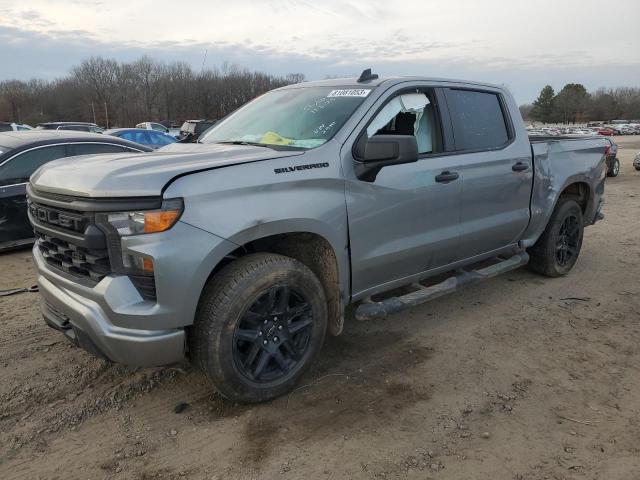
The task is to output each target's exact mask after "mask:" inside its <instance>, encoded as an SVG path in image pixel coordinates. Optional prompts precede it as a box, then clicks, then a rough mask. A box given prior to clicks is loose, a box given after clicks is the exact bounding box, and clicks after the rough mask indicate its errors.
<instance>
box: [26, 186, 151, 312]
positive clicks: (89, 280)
mask: <svg viewBox="0 0 640 480" xmlns="http://www.w3.org/2000/svg"><path fill="white" fill-rule="evenodd" d="M36 198H37V197H36ZM33 200H34V199H32V198H31V197H28V202H29V220H30V221H31V224H32V225H33V228H34V231H35V236H36V244H37V246H38V249H39V250H40V252H41V254H42V257H43V258H44V260H45V262H46V263H47V265H48V266H50V267H52V268H54V269H56V270H59V271H61V272H63V273H64V274H66V275H67V276H69V277H71V278H72V279H74V280H77V281H79V282H82V283H85V284H88V285H95V284H96V283H98V282H99V281H100V280H102V279H103V278H104V277H106V276H107V275H109V274H111V273H117V274H124V275H128V276H129V278H130V279H131V282H132V283H133V284H134V286H135V287H136V288H137V290H138V291H139V292H140V295H141V296H142V297H143V298H145V299H147V300H155V299H156V284H155V278H154V276H153V275H139V274H138V273H142V272H132V271H127V270H126V269H125V268H124V266H123V265H122V252H121V250H120V238H119V237H118V235H117V234H115V232H113V233H112V234H108V235H107V234H106V233H105V232H111V230H110V226H109V225H107V224H105V223H101V222H104V220H103V219H101V217H100V214H96V213H93V212H85V211H79V210H73V209H70V208H58V207H57V206H55V207H54V206H52V205H49V204H48V203H47V202H46V201H43V203H38V201H33ZM102 215H103V216H104V214H102ZM98 225H99V226H98Z"/></svg>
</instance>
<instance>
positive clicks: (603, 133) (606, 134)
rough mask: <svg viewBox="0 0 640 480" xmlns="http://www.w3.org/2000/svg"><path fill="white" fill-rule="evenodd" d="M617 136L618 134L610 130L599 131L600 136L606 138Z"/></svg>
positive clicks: (602, 129)
mask: <svg viewBox="0 0 640 480" xmlns="http://www.w3.org/2000/svg"><path fill="white" fill-rule="evenodd" d="M615 134H616V132H614V131H613V130H610V129H608V128H601V129H600V130H598V135H604V136H605V137H611V136H612V135H615Z"/></svg>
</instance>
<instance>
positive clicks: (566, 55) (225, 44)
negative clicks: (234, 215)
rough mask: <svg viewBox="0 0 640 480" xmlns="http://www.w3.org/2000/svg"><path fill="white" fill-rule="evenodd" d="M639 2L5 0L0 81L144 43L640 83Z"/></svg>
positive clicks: (342, 62) (171, 56)
mask: <svg viewBox="0 0 640 480" xmlns="http://www.w3.org/2000/svg"><path fill="white" fill-rule="evenodd" d="M639 19H640V0H616V1H615V2H603V1H602V0H599V1H598V0H593V1H592V0H555V1H551V0H510V1H503V0H482V1H479V0H448V1H443V0H438V1H432V0H415V1H414V0H403V1H391V0H385V1H378V0H343V1H336V0H324V1H323V0H315V1H314V0H231V1H224V2H223V1H215V0H207V1H204V0H171V1H164V0H106V1H101V0H19V1H16V0H0V80H2V79H8V78H19V79H28V78H32V77H41V78H55V77H57V76H62V75H65V74H66V73H67V72H68V71H69V69H70V68H71V67H72V66H73V65H76V64H78V63H79V62H80V61H81V60H82V59H84V58H87V57H89V56H91V55H102V56H105V57H112V58H115V59H117V60H121V61H126V60H132V59H135V58H137V57H139V56H140V55H142V54H144V53H147V54H150V55H151V56H153V57H155V58H157V59H160V60H176V59H183V60H186V61H188V62H189V63H191V64H192V65H193V66H194V67H196V68H198V69H199V68H200V67H201V65H202V62H203V58H204V54H205V51H207V56H206V65H207V66H209V67H212V66H215V65H218V66H219V65H220V64H222V62H224V61H228V62H231V63H237V64H240V65H242V66H245V67H248V68H251V69H257V70H262V71H266V72H268V73H273V74H286V73H298V72H299V73H304V74H305V75H306V77H307V79H322V78H325V77H326V76H328V75H331V76H335V75H352V74H356V73H359V72H360V71H361V70H362V69H363V68H365V67H372V68H373V70H374V71H375V72H378V73H381V74H386V75H428V76H434V77H455V78H464V79H469V80H482V81H490V82H493V83H500V84H505V85H507V86H508V87H509V88H510V89H511V91H512V92H513V93H514V94H515V96H516V99H517V100H518V101H519V102H520V103H524V102H530V101H532V100H533V99H534V98H535V97H536V95H537V93H538V92H539V91H540V88H541V87H542V86H543V85H544V84H546V83H550V84H551V85H553V86H554V87H555V88H557V89H559V88H561V87H562V86H563V85H564V84H565V83H568V82H579V83H584V84H585V85H586V87H587V88H588V89H590V90H593V89H595V88H597V87H600V86H607V87H615V86H640V48H639V47H638V45H639V42H638V38H639V34H640V31H639V29H638V25H639V24H638V20H639Z"/></svg>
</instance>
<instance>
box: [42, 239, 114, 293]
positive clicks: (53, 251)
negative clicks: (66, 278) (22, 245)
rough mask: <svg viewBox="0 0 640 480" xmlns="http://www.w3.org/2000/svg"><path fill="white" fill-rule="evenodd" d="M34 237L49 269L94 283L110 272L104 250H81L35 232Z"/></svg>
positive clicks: (107, 255) (65, 242) (106, 253)
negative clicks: (55, 269) (52, 268)
mask: <svg viewBox="0 0 640 480" xmlns="http://www.w3.org/2000/svg"><path fill="white" fill-rule="evenodd" d="M36 237H37V239H38V240H37V243H38V248H39V249H40V252H41V253H42V256H43V257H44V259H45V261H46V262H47V264H48V265H49V266H51V267H54V268H57V269H58V270H62V271H63V272H65V273H68V274H70V275H72V276H74V277H78V278H83V279H87V280H90V281H92V282H96V283H97V282H99V281H100V280H102V279H103V278H104V277H105V276H106V275H108V274H109V273H110V272H111V265H110V263H109V254H108V252H107V250H106V249H104V250H92V249H88V248H83V247H80V246H77V245H74V244H72V243H69V242H67V241H65V240H62V239H61V238H56V237H53V236H50V235H46V234H44V233H41V232H39V231H37V230H36Z"/></svg>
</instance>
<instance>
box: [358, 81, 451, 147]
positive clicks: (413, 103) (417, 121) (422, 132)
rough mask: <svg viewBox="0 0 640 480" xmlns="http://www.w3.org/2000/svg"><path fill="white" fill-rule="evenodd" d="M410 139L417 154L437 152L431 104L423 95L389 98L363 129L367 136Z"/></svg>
mask: <svg viewBox="0 0 640 480" xmlns="http://www.w3.org/2000/svg"><path fill="white" fill-rule="evenodd" d="M374 135H413V136H415V137H416V141H417V142H418V152H419V153H421V154H427V153H434V152H438V151H440V150H441V144H442V142H441V141H440V136H439V130H438V128H437V125H436V115H435V109H434V104H433V102H432V101H431V99H430V98H429V96H428V95H427V94H426V93H422V92H419V93H403V94H400V95H398V96H396V97H394V98H392V99H391V100H390V101H389V102H387V104H386V105H385V106H384V107H382V110H380V111H379V112H378V114H377V115H376V116H375V117H374V119H373V120H372V121H371V123H370V124H369V126H368V127H367V136H368V137H369V138H371V137H372V136H374Z"/></svg>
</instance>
